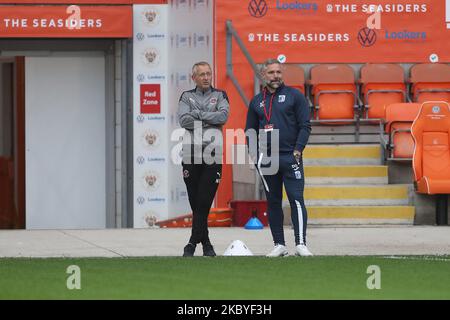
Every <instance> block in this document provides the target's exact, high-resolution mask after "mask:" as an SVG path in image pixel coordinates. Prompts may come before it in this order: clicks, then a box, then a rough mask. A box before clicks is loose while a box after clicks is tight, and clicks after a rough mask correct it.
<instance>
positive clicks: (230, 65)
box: [225, 20, 264, 108]
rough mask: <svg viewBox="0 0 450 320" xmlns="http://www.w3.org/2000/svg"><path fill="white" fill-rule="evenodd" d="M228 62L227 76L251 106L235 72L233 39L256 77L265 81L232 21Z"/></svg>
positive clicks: (228, 32) (228, 45)
mask: <svg viewBox="0 0 450 320" xmlns="http://www.w3.org/2000/svg"><path fill="white" fill-rule="evenodd" d="M225 25H226V34H227V37H226V61H227V76H228V77H229V78H230V79H231V81H232V82H233V85H234V86H235V88H236V90H237V91H238V93H239V95H240V96H241V98H242V101H244V103H245V105H246V106H247V108H248V106H249V104H250V99H248V98H247V96H246V94H245V92H244V90H243V89H242V87H241V85H240V84H239V81H238V80H237V78H236V76H235V75H234V72H233V38H234V40H235V41H236V44H237V45H238V47H239V49H241V51H242V53H243V54H244V56H245V58H246V59H247V61H248V63H249V64H250V66H251V67H252V69H253V72H254V74H255V77H256V78H257V79H258V80H259V81H260V82H261V83H263V82H264V81H263V79H262V77H261V74H260V73H259V70H258V67H257V66H256V63H255V61H253V58H252V57H251V55H250V53H249V52H248V50H247V48H246V47H245V45H244V42H243V41H242V39H241V37H240V36H239V34H238V33H237V31H236V29H235V28H234V27H233V23H232V22H231V20H227V21H226V23H225Z"/></svg>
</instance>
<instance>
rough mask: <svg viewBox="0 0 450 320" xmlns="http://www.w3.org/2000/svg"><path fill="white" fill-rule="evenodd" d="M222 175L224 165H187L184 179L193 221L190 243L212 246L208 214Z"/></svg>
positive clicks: (184, 168) (185, 165)
mask: <svg viewBox="0 0 450 320" xmlns="http://www.w3.org/2000/svg"><path fill="white" fill-rule="evenodd" d="M221 175H222V164H205V163H202V164H185V163H183V179H184V183H185V184H186V188H187V192H188V197H189V204H190V205H191V209H192V214H193V221H192V234H191V238H190V240H189V242H190V243H192V244H194V245H196V244H197V243H200V242H201V243H202V245H205V244H210V240H209V235H208V214H209V211H210V209H211V205H212V202H213V200H214V196H215V195H216V191H217V187H218V186H219V182H220V178H221Z"/></svg>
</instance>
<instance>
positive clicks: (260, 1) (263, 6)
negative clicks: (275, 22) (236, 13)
mask: <svg viewBox="0 0 450 320" xmlns="http://www.w3.org/2000/svg"><path fill="white" fill-rule="evenodd" d="M267 10H269V6H268V5H267V2H266V1H265V0H251V1H250V2H249V3H248V12H249V13H250V14H251V15H252V16H253V17H255V18H261V17H264V16H265V15H266V13H267Z"/></svg>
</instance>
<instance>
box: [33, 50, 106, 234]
mask: <svg viewBox="0 0 450 320" xmlns="http://www.w3.org/2000/svg"><path fill="white" fill-rule="evenodd" d="M25 128H26V132H25V146H26V159H25V163H26V181H25V185H26V228H27V229H58V228H65V229H82V228H105V226H106V187H105V171H106V169H105V57H104V56H92V55H91V56H79V55H78V56H77V54H76V53H74V56H71V57H68V56H64V57H58V56H54V57H27V58H26V59H25Z"/></svg>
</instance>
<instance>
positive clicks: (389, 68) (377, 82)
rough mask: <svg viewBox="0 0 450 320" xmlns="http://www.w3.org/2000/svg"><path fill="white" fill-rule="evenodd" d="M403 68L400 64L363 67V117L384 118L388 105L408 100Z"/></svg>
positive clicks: (360, 81) (360, 80)
mask: <svg viewBox="0 0 450 320" xmlns="http://www.w3.org/2000/svg"><path fill="white" fill-rule="evenodd" d="M404 82H405V77H404V73H403V68H402V67H401V66H399V65H398V64H372V63H369V64H366V65H364V66H363V67H362V68H361V77H360V79H359V83H360V84H361V95H362V98H363V102H364V110H363V118H365V119H384V117H385V109H386V106H387V105H390V104H392V103H401V102H405V101H406V86H405V83H404Z"/></svg>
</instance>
